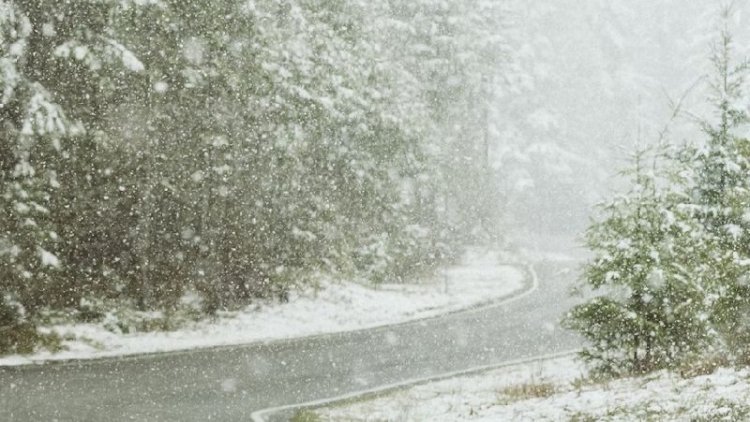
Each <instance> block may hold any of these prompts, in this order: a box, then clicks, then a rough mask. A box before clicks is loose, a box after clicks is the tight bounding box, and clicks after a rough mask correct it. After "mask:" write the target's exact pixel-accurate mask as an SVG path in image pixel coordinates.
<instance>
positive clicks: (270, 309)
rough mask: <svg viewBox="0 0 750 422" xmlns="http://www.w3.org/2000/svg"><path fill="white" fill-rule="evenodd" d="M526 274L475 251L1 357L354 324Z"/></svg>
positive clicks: (135, 350)
mask: <svg viewBox="0 0 750 422" xmlns="http://www.w3.org/2000/svg"><path fill="white" fill-rule="evenodd" d="M525 280H526V274H525V273H524V271H523V270H521V269H520V268H519V267H516V266H511V265H503V264H500V263H499V262H498V258H497V254H494V253H488V252H483V253H479V252H472V253H469V254H467V256H466V258H465V259H464V263H463V264H462V265H458V266H455V267H452V268H449V269H447V270H445V271H444V272H443V273H442V274H441V275H440V276H439V277H437V279H435V280H432V281H431V282H430V283H421V284H386V285H380V286H379V287H378V288H376V289H373V288H370V287H366V286H362V285H359V284H356V283H343V284H333V283H331V284H328V285H324V286H322V288H321V289H320V290H318V291H317V292H315V291H312V290H310V291H305V292H300V293H295V294H293V295H292V297H291V299H290V302H289V303H287V304H278V303H272V302H268V303H263V304H259V305H255V306H252V307H249V308H247V309H246V310H244V311H242V312H234V313H230V314H224V315H222V317H221V318H219V319H218V320H216V321H210V322H209V321H203V322H198V323H194V324H192V325H191V326H189V327H186V328H182V329H180V330H177V331H171V332H143V333H133V334H115V333H113V332H112V331H108V330H106V329H105V328H104V327H103V324H75V325H63V326H53V327H45V329H49V330H53V331H56V332H57V333H58V334H59V335H60V336H61V337H63V338H64V339H66V340H65V341H64V346H65V348H66V349H67V350H65V351H62V352H59V353H55V354H52V353H49V352H40V353H37V354H34V355H31V356H7V357H3V358H0V365H21V364H28V363H33V362H43V361H48V360H67V359H88V358H99V357H112V356H124V355H132V354H141V353H153V352H167V351H177V350H188V349H194V348H199V347H211V346H222V345H236V344H245V343H250V342H259V341H272V340H279V339H284V338H293V337H301V336H308V335H315V334H323V333H333V332H341V331H351V330H358V329H364V328H372V327H376V326H382V325H389V324H395V323H400V322H406V321H410V320H415V319H420V318H427V317H432V316H436V315H440V314H442V313H445V312H451V311H456V310H460V309H464V308H467V307H472V306H476V305H479V304H482V303H487V302H489V301H493V300H497V299H499V298H502V297H505V296H508V295H510V294H513V293H515V292H519V291H521V290H523V288H524V286H525V285H526V284H525Z"/></svg>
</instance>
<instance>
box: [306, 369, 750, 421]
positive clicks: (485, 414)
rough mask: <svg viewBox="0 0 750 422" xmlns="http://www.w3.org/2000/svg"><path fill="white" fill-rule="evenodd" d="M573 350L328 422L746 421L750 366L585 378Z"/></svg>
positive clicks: (327, 415)
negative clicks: (682, 373)
mask: <svg viewBox="0 0 750 422" xmlns="http://www.w3.org/2000/svg"><path fill="white" fill-rule="evenodd" d="M585 376H586V368H585V367H584V366H583V365H582V364H580V363H579V362H578V361H577V360H576V359H575V358H574V357H573V356H572V355H569V356H563V357H556V358H552V359H546V360H538V361H533V362H526V363H522V364H516V365H510V366H506V367H503V368H499V369H495V370H492V371H488V372H484V373H482V374H478V375H470V376H461V377H457V378H451V379H448V380H443V381H436V382H432V383H427V384H423V385H419V386H415V387H412V388H409V389H406V390H402V391H398V392H396V393H393V394H390V395H385V396H381V397H379V398H376V399H373V400H368V401H359V402H355V403H353V404H348V405H343V406H341V407H335V406H334V407H329V408H325V409H320V410H317V411H316V413H318V414H319V415H320V416H321V420H323V421H341V420H346V421H365V420H367V421H374V420H377V421H422V420H424V421H427V420H429V421H467V420H471V421H475V422H479V421H487V422H489V421H506V420H507V421H509V420H513V421H561V420H597V421H600V420H608V421H630V420H659V421H678V420H679V421H682V420H746V419H745V418H747V417H748V415H750V406H748V405H747V402H746V400H745V398H746V397H750V382H749V381H750V369H742V370H734V369H726V368H724V369H719V370H717V371H716V372H715V373H713V374H710V375H702V376H697V377H694V378H683V377H681V376H680V375H679V374H676V373H671V372H666V371H662V372H658V373H655V374H651V375H647V376H643V377H636V378H625V379H619V380H612V381H609V382H606V383H589V382H585Z"/></svg>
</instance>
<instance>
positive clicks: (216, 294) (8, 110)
mask: <svg viewBox="0 0 750 422" xmlns="http://www.w3.org/2000/svg"><path fill="white" fill-rule="evenodd" d="M502 18H503V10H502V8H501V7H500V4H499V3H498V2H493V1H488V0H470V1H461V2H444V1H437V0H418V1H401V0H389V1H384V2H370V1H364V0H353V1H345V0H285V1H272V0H249V1H238V0H218V1H217V0H190V1H182V0H104V1H97V2H85V1H71V2H59V1H57V0H15V1H13V0H0V95H1V97H0V116H1V118H2V126H0V209H1V211H0V293H2V294H0V296H2V301H1V302H0V326H3V330H9V329H10V330H11V331H12V329H13V328H12V327H16V326H20V325H19V324H22V323H23V324H27V325H28V324H32V325H33V321H34V317H35V315H38V314H39V312H41V311H43V310H46V309H73V310H75V309H77V308H80V307H81V304H82V303H91V302H92V301H107V300H113V301H118V302H122V303H128V304H131V305H132V306H133V307H135V308H138V309H141V310H167V311H168V310H170V309H173V308H175V307H176V306H178V302H179V300H180V298H181V297H182V296H183V295H184V294H185V293H186V292H188V291H192V292H197V293H198V294H199V295H200V297H201V301H202V307H203V311H204V312H205V313H208V314H210V313H213V312H215V311H217V310H219V309H226V308H231V307H235V306H241V305H243V304H247V303H249V302H250V301H252V300H254V299H256V298H260V297H278V298H282V299H283V298H284V297H286V295H287V294H288V292H289V290H290V289H292V288H295V287H297V286H305V285H311V284H315V283H316V282H317V281H318V280H320V278H321V277H330V276H334V277H339V278H343V277H346V278H359V279H366V280H369V281H371V282H375V283H377V282H382V281H384V280H403V279H407V278H410V277H415V276H418V275H420V274H423V273H426V272H429V271H430V270H431V269H432V268H434V266H436V265H438V264H439V263H441V262H443V261H445V260H446V259H451V257H452V256H453V255H454V254H455V251H456V250H457V248H458V247H459V246H460V245H461V244H462V243H465V242H468V241H476V240H477V239H479V238H489V237H492V236H495V235H497V229H496V228H495V227H496V225H495V224H494V223H495V221H496V215H495V213H496V205H497V204H496V202H497V200H498V196H497V190H496V189H495V187H494V182H493V180H494V175H493V174H492V169H491V168H490V166H489V165H488V164H487V162H488V157H487V154H488V147H489V145H488V142H489V141H488V133H487V122H486V115H487V108H488V107H490V104H491V103H492V101H493V95H494V94H493V88H492V86H490V82H489V81H491V80H492V79H493V77H494V74H495V73H497V72H498V69H499V66H500V65H501V63H502V55H501V54H500V52H501V51H502V48H503V37H502V31H501V28H502ZM16 331H18V330H16Z"/></svg>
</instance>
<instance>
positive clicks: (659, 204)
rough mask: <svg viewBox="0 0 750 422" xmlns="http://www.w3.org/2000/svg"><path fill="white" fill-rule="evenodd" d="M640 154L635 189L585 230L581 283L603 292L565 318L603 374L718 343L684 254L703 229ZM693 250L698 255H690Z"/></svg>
mask: <svg viewBox="0 0 750 422" xmlns="http://www.w3.org/2000/svg"><path fill="white" fill-rule="evenodd" d="M644 157H645V153H644V152H639V153H638V154H637V155H636V157H635V160H634V161H635V166H634V169H633V170H632V181H631V188H630V190H629V191H628V193H627V194H626V195H624V196H621V197H618V198H616V199H615V200H613V201H611V202H609V203H607V204H606V205H604V206H603V208H602V211H603V216H602V218H601V220H599V221H596V222H595V223H593V224H592V225H591V226H590V228H589V229H588V231H587V233H586V243H587V246H588V247H589V248H590V249H591V250H592V251H593V252H594V258H593V259H592V260H591V261H590V262H589V263H588V264H587V265H586V266H585V268H584V273H583V279H582V284H583V287H584V288H593V289H594V290H595V291H599V292H601V293H602V294H601V295H600V296H597V297H596V298H594V299H592V300H589V301H587V302H586V303H584V304H582V305H578V306H576V307H574V308H573V310H572V311H571V312H570V313H569V314H568V316H567V317H566V319H565V324H566V326H567V327H569V328H571V329H574V330H576V331H578V332H579V333H581V334H582V335H583V336H584V337H585V338H586V339H588V340H589V341H590V346H588V347H586V348H585V349H584V351H583V352H582V353H581V356H582V357H583V358H584V360H586V361H588V362H591V363H593V364H594V365H595V369H596V370H597V371H599V372H600V373H604V374H610V375H611V374H627V373H637V372H644V371H650V370H653V369H656V368H662V367H668V366H671V365H675V364H677V363H679V362H680V361H681V360H683V359H685V358H686V357H687V356H690V355H693V354H699V353H702V352H704V351H706V350H708V349H709V348H710V347H711V345H712V341H713V337H712V335H711V331H710V326H709V323H708V315H709V309H706V308H705V306H704V302H705V301H704V292H703V289H702V287H701V286H700V285H698V284H697V283H696V282H695V281H694V279H693V278H692V274H691V271H690V269H688V268H685V267H684V266H683V265H681V263H682V261H681V260H682V259H683V257H684V256H685V254H686V253H690V252H691V249H693V248H694V247H693V243H692V240H694V239H696V238H700V236H696V234H697V233H698V231H699V229H700V227H699V226H698V225H696V224H694V222H692V221H691V219H690V218H689V213H686V212H685V210H684V209H683V208H682V207H680V206H679V205H680V203H681V201H682V200H684V193H681V192H680V191H679V190H675V189H674V188H673V187H674V180H672V177H673V176H671V175H670V174H669V173H665V171H664V170H662V169H660V168H659V167H658V166H657V165H656V162H657V161H656V160H657V158H658V159H664V158H665V156H664V155H663V154H662V153H659V154H658V155H657V157H656V158H654V165H653V166H652V167H651V168H649V167H647V166H645V164H646V163H645V162H644V161H645V160H644ZM690 256H693V255H690Z"/></svg>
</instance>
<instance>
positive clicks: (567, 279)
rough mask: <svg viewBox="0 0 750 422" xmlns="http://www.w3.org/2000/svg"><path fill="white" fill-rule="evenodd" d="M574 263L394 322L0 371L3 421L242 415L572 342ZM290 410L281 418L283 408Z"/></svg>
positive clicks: (546, 266)
mask: <svg viewBox="0 0 750 422" xmlns="http://www.w3.org/2000/svg"><path fill="white" fill-rule="evenodd" d="M575 266H576V263H574V262H573V263H571V262H567V263H566V262H550V261H547V262H544V261H542V262H539V263H537V264H536V265H535V269H536V272H537V274H538V280H539V288H538V290H537V291H535V292H534V293H533V294H531V295H528V296H526V297H523V298H521V299H519V300H516V301H513V302H510V303H507V304H504V305H497V306H492V307H488V308H485V309H482V310H477V311H471V312H466V313H457V314H452V315H447V316H444V317H440V318H436V319H431V320H425V321H420V322H415V323H409V324H402V325H398V326H394V327H388V328H382V329H373V330H366V331H358V332H351V333H342V334H334V335H326V336H319V337H313V338H302V339H296V340H290V341H282V342H274V343H270V344H256V345H247V346H235V347H222V348H216V349H207V350H198V351H191V352H183V353H173V354H162V355H151V356H145V357H140V358H125V359H118V360H103V361H89V362H77V363H67V364H49V365H39V366H26V367H18V368H2V369H0V420H2V421H8V422H11V421H24V422H26V421H53V420H54V421H77V422H78V421H104V420H106V421H133V420H135V421H243V420H249V419H250V414H251V413H252V412H254V411H257V410H260V409H264V408H268V407H274V406H283V405H288V404H294V403H303V402H309V401H314V400H320V399H324V398H329V397H334V396H339V395H343V394H347V393H351V392H356V391H361V390H366V389H372V388H376V387H377V386H379V385H388V384H394V383H399V382H403V381H405V380H410V379H415V378H424V377H428V376H432V375H439V374H442V373H447V372H455V371H460V370H464V369H469V368H474V367H478V366H482V365H490V364H495V363H502V362H505V361H510V360H516V359H522V358H528V357H533V356H537V355H542V354H550V353H556V352H561V351H565V350H570V349H572V348H575V347H578V346H579V345H580V340H579V339H578V338H577V337H576V336H574V335H573V334H571V333H568V332H566V331H563V330H562V329H560V328H559V326H558V325H557V321H559V319H560V316H561V315H562V313H563V312H564V311H565V310H566V309H568V308H569V307H570V305H571V304H572V303H573V302H572V299H570V298H569V295H568V293H567V291H568V288H569V286H570V283H571V282H572V279H573V278H574V275H575V271H573V270H574V269H575ZM284 419H286V417H284Z"/></svg>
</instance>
